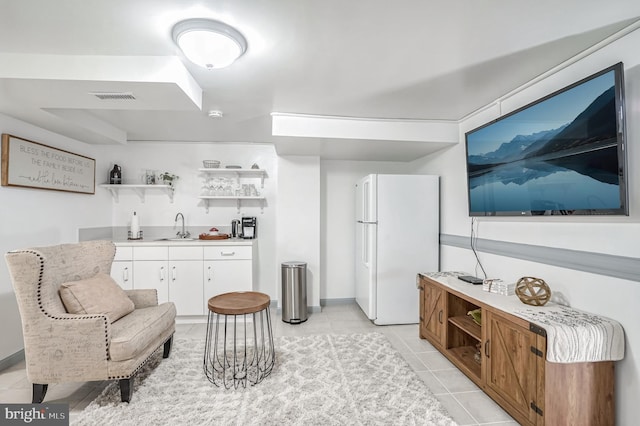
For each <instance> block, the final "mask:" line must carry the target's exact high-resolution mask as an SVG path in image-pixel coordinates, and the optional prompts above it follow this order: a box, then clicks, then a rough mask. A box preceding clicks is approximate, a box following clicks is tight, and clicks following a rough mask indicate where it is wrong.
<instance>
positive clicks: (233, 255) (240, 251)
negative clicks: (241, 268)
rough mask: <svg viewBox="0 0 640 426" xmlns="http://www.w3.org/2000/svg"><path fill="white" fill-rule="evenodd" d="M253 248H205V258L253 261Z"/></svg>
mask: <svg viewBox="0 0 640 426" xmlns="http://www.w3.org/2000/svg"><path fill="white" fill-rule="evenodd" d="M252 251H253V250H252V246H216V247H205V248H204V258H205V259H207V260H217V259H226V260H228V259H251V254H252Z"/></svg>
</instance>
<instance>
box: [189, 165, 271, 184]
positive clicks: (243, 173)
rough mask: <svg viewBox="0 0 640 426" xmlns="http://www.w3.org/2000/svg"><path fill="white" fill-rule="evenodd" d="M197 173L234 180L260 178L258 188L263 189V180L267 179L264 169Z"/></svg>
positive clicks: (207, 170)
mask: <svg viewBox="0 0 640 426" xmlns="http://www.w3.org/2000/svg"><path fill="white" fill-rule="evenodd" d="M198 171H199V172H202V173H208V174H212V175H225V176H235V178H236V179H240V178H242V177H246V178H260V187H261V188H264V179H265V178H267V177H269V176H268V175H267V171H266V170H264V169H225V168H221V169H205V168H201V169H198Z"/></svg>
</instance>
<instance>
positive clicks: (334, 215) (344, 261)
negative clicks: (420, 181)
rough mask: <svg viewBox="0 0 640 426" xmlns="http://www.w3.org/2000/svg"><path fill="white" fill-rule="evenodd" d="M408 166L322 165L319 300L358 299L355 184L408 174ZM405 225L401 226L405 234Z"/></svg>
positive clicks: (388, 163)
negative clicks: (374, 175)
mask: <svg viewBox="0 0 640 426" xmlns="http://www.w3.org/2000/svg"><path fill="white" fill-rule="evenodd" d="M406 169H407V163H404V162H392V161H329V160H324V161H322V162H321V163H320V180H321V202H320V205H321V208H322V217H321V232H320V235H321V241H320V246H321V261H320V264H321V275H322V282H321V284H320V299H353V298H355V294H356V289H355V269H354V265H355V258H354V256H355V251H354V250H355V241H354V238H355V184H356V182H357V181H358V180H359V179H360V178H362V177H364V176H366V175H368V174H372V173H387V174H388V173H406ZM404 225H405V224H398V232H399V233H402V232H403V226H404Z"/></svg>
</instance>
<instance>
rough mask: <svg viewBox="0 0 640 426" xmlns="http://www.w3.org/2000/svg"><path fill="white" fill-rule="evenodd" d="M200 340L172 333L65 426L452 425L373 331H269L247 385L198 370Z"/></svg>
mask: <svg viewBox="0 0 640 426" xmlns="http://www.w3.org/2000/svg"><path fill="white" fill-rule="evenodd" d="M203 352H204V341H203V340H193V339H184V338H176V339H175V341H174V345H173V351H172V353H171V356H170V357H169V358H168V359H164V360H162V357H161V356H160V355H161V354H157V356H156V357H155V358H154V359H153V361H152V362H150V363H148V364H147V366H146V367H145V369H144V370H143V371H141V372H140V373H139V374H138V375H137V376H136V378H135V380H134V393H133V397H132V399H131V403H129V404H126V403H121V402H120V389H119V387H118V383H117V381H116V382H114V383H112V384H110V385H109V386H108V387H107V388H106V389H105V390H104V391H103V393H102V394H101V395H100V396H98V397H97V398H96V399H95V400H94V401H92V402H91V404H89V406H87V408H85V409H84V410H83V411H82V412H80V413H71V424H72V425H78V426H80V425H87V426H94V425H101V426H105V425H113V426H115V425H118V426H121V425H135V426H146V425H172V426H173V425H186V424H188V425H446V426H452V425H455V422H454V421H453V420H452V419H451V418H450V417H449V415H448V413H447V412H446V410H445V409H444V407H443V406H442V405H441V404H440V402H439V401H438V400H437V399H436V398H435V397H434V396H433V395H432V394H431V392H430V391H429V389H428V388H427V387H426V385H425V384H424V383H423V382H422V380H420V378H419V377H418V376H417V375H416V374H415V372H413V370H411V367H409V365H408V364H407V363H406V361H405V360H404V359H403V358H402V356H401V355H400V354H399V353H398V352H397V351H396V350H395V349H394V348H393V347H392V346H391V343H390V342H389V340H388V339H387V338H386V337H385V336H384V335H382V334H380V333H363V334H350V335H311V336H304V337H280V338H278V339H276V365H275V367H274V369H273V372H272V373H271V375H270V376H268V377H267V378H266V379H265V380H264V381H262V382H261V383H259V384H258V385H256V386H253V387H247V388H246V389H243V388H239V389H237V390H233V389H230V390H224V389H221V388H217V387H215V386H214V385H213V384H211V383H210V382H209V381H208V380H207V379H206V377H205V375H204V373H203V370H202V354H203Z"/></svg>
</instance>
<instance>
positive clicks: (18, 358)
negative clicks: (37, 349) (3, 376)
mask: <svg viewBox="0 0 640 426" xmlns="http://www.w3.org/2000/svg"><path fill="white" fill-rule="evenodd" d="M22 361H24V349H20V350H19V351H18V352H16V353H15V354H13V355H9V356H8V357H6V358H4V359H0V371H3V370H6V369H7V368H9V367H13V366H14V365H16V364H19V363H21V362H22Z"/></svg>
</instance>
